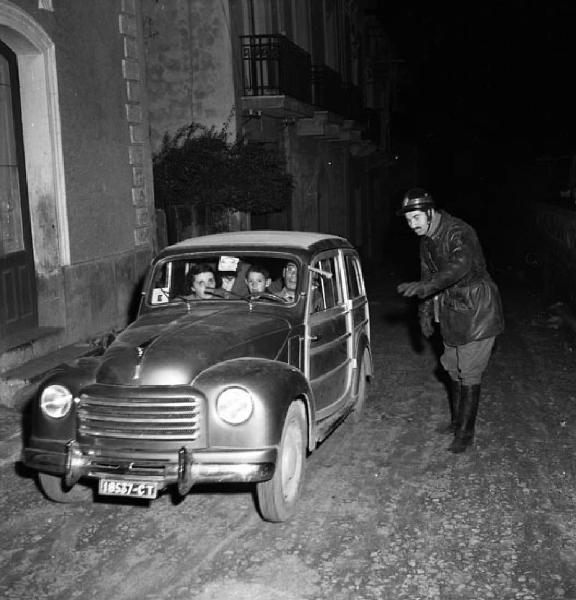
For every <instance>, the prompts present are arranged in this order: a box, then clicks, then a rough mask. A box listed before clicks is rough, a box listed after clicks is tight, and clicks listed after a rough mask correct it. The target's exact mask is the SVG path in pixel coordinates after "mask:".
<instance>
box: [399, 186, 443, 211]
mask: <svg viewBox="0 0 576 600" xmlns="http://www.w3.org/2000/svg"><path fill="white" fill-rule="evenodd" d="M429 208H436V204H435V203H434V199H433V198H432V196H431V195H430V194H429V193H428V192H427V191H426V190H423V189H422V188H412V189H410V190H408V191H407V192H406V195H405V196H404V199H403V200H402V206H401V207H400V208H399V209H398V210H397V211H396V214H397V215H405V214H406V213H407V212H411V211H413V210H422V211H425V210H428V209H429Z"/></svg>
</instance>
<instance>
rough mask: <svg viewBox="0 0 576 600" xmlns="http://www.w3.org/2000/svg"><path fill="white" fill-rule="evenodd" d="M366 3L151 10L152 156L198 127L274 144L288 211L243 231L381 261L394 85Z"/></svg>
mask: <svg viewBox="0 0 576 600" xmlns="http://www.w3.org/2000/svg"><path fill="white" fill-rule="evenodd" d="M369 4H370V2H365V1H364V2H361V1H359V0H327V1H326V2H317V3H312V2H308V0H274V1H270V0H229V1H227V2H212V1H211V0H143V2H142V10H143V18H144V23H145V26H144V32H145V33H144V35H145V45H146V57H147V58H146V65H147V81H148V93H149V107H150V125H151V142H152V148H153V151H155V150H158V148H159V146H160V143H161V140H162V138H163V136H164V135H166V134H168V135H173V134H174V133H175V132H176V131H177V130H178V129H179V128H181V127H183V126H186V125H189V124H191V123H193V122H195V123H199V124H201V125H205V126H208V127H215V128H216V129H217V130H220V129H221V128H222V127H223V126H225V127H226V129H227V131H228V133H229V134H230V137H231V138H234V137H235V136H242V137H243V138H244V139H246V140H247V141H248V143H263V144H272V145H275V146H276V147H278V148H280V149H281V150H282V151H283V152H284V154H285V156H286V160H287V168H288V171H289V172H290V173H291V174H292V176H293V180H294V191H293V195H292V203H291V207H290V208H289V209H288V210H286V211H284V212H282V213H276V214H271V215H267V216H266V217H259V218H252V219H250V218H245V219H240V220H239V221H238V223H237V226H238V227H241V228H252V229H254V228H272V229H276V228H277V229H281V228H284V229H294V230H307V231H324V232H327V233H335V234H339V235H343V236H346V237H348V238H349V239H350V240H351V241H352V242H353V243H354V244H355V245H356V246H357V247H359V248H360V249H361V251H362V253H363V254H364V256H365V257H367V258H369V257H370V256H371V255H377V254H378V253H379V251H380V247H379V243H380V242H379V240H381V239H382V235H383V231H384V230H385V229H386V226H387V219H388V215H389V213H390V207H389V205H388V203H389V200H388V199H387V197H386V188H385V183H384V181H385V165H386V163H387V159H386V154H387V152H388V151H389V148H388V146H387V128H388V120H389V113H390V97H391V85H392V80H391V77H390V72H389V70H387V68H386V67H387V66H389V64H390V62H389V61H388V59H389V57H390V48H389V46H388V45H387V44H386V38H385V36H384V33H383V31H382V29H381V27H379V24H378V23H377V22H376V21H375V20H373V19H371V18H370V17H369V15H368V12H367V10H366V6H367V5H369Z"/></svg>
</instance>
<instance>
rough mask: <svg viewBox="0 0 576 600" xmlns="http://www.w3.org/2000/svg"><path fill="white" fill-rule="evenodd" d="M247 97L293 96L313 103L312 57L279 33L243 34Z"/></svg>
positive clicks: (243, 62)
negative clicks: (311, 83) (311, 81)
mask: <svg viewBox="0 0 576 600" xmlns="http://www.w3.org/2000/svg"><path fill="white" fill-rule="evenodd" d="M240 39H241V43H242V78H243V82H244V96H275V95H285V96H291V97H292V98H295V99H297V100H300V101H302V102H307V103H310V102H311V100H312V90H311V85H310V72H311V68H310V67H311V60H310V55H309V54H308V53H307V52H306V51H305V50H303V49H302V48H300V47H299V46H297V45H296V44H294V43H292V42H291V41H290V40H289V39H288V38H286V37H285V36H283V35H279V34H269V35H243V36H240Z"/></svg>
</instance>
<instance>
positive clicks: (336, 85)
mask: <svg viewBox="0 0 576 600" xmlns="http://www.w3.org/2000/svg"><path fill="white" fill-rule="evenodd" d="M240 40H241V50H242V81H243V89H242V96H243V98H242V105H243V108H244V110H245V114H247V115H249V116H250V117H254V116H256V117H259V115H261V114H262V113H265V114H267V115H269V116H274V117H276V118H282V119H294V118H296V119H298V120H299V123H298V132H299V135H310V136H316V137H324V138H328V139H337V140H348V141H350V140H351V139H353V140H356V139H358V138H359V137H361V134H362V131H361V128H362V127H366V126H367V125H368V124H369V117H368V114H367V111H366V109H365V107H364V104H363V99H362V90H361V89H360V88H359V87H358V86H355V85H351V84H348V83H344V82H342V78H341V77H340V74H339V73H337V72H336V71H335V70H333V69H331V68H330V67H328V66H326V65H312V63H311V58H310V55H309V54H308V53H307V52H306V51H304V50H303V49H302V48H300V47H299V46H297V45H296V44H294V43H293V42H291V41H290V40H289V39H288V38H286V37H284V36H283V35H279V34H267V35H243V36H240ZM359 125H360V127H359ZM263 132H264V129H263V127H260V132H259V135H264V133H263ZM371 133H373V132H371Z"/></svg>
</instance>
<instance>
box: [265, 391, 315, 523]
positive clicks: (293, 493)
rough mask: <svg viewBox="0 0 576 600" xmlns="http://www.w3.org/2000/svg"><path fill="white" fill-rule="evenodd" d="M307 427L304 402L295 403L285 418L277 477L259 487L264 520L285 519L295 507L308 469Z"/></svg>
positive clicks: (277, 462)
mask: <svg viewBox="0 0 576 600" xmlns="http://www.w3.org/2000/svg"><path fill="white" fill-rule="evenodd" d="M306 429H307V427H306V415H305V411H304V405H303V404H302V402H293V403H292V404H291V405H290V407H289V408H288V412H287V414H286V419H285V421H284V428H283V430H282V439H281V441H280V448H279V451H278V458H277V460H276V469H275V471H274V476H273V477H272V479H270V480H268V481H263V482H262V483H258V484H257V486H256V492H257V495H258V504H259V508H260V514H261V515H262V518H263V519H264V520H265V521H272V522H281V521H286V520H287V519H289V518H290V517H291V516H292V514H293V512H294V509H295V508H296V503H297V502H298V498H299V497H300V490H301V489H302V482H303V480H304V471H305V468H306V437H307V436H306Z"/></svg>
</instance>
